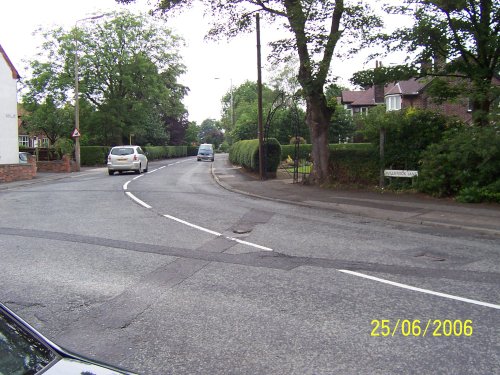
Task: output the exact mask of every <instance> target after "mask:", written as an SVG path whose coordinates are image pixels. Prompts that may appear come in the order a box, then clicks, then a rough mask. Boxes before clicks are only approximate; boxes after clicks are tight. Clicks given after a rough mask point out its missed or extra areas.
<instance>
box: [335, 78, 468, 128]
mask: <svg viewBox="0 0 500 375" xmlns="http://www.w3.org/2000/svg"><path fill="white" fill-rule="evenodd" d="M429 82H430V80H429V79H426V78H413V79H409V80H407V81H399V82H396V83H390V84H386V85H384V86H383V85H378V86H372V87H370V88H368V89H367V90H362V91H342V96H341V99H340V102H341V103H342V104H343V105H344V107H345V108H346V109H348V110H350V111H351V113H352V114H356V113H358V114H363V113H366V112H367V111H368V110H369V109H370V108H371V107H374V106H376V105H379V104H385V105H386V108H387V111H395V110H401V109H405V108H409V107H413V108H421V109H429V110H434V111H436V112H440V113H443V114H445V115H448V116H455V117H457V118H459V119H460V120H462V121H465V122H470V121H471V119H472V111H471V108H470V106H469V100H468V98H466V97H463V98H459V99H457V100H456V101H454V102H446V103H443V104H437V103H434V102H433V101H432V98H431V97H430V95H429V94H428V92H427V87H428V84H429Z"/></svg>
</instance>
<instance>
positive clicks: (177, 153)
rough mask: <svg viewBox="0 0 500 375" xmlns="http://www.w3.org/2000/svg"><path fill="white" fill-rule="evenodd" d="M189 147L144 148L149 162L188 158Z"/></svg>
mask: <svg viewBox="0 0 500 375" xmlns="http://www.w3.org/2000/svg"><path fill="white" fill-rule="evenodd" d="M187 147H188V146H144V147H143V150H144V151H145V152H147V155H148V159H149V160H158V159H169V158H180V157H183V156H188V152H187V151H188V149H187Z"/></svg>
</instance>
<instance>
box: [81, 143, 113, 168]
mask: <svg viewBox="0 0 500 375" xmlns="http://www.w3.org/2000/svg"><path fill="white" fill-rule="evenodd" d="M109 150H111V147H109V146H82V147H80V163H81V165H86V166H92V165H102V164H106V163H107V162H108V154H109Z"/></svg>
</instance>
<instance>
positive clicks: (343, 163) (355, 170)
mask: <svg viewBox="0 0 500 375" xmlns="http://www.w3.org/2000/svg"><path fill="white" fill-rule="evenodd" d="M329 168H330V176H331V178H332V181H333V182H335V183H340V184H349V185H376V184H377V183H378V175H379V158H378V151H377V149H376V148H375V147H373V146H372V145H371V144H369V143H350V144H332V145H330V159H329Z"/></svg>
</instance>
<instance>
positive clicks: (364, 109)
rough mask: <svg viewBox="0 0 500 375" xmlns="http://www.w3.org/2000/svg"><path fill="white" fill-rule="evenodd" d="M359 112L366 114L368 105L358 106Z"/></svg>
mask: <svg viewBox="0 0 500 375" xmlns="http://www.w3.org/2000/svg"><path fill="white" fill-rule="evenodd" d="M360 112H361V114H362V115H366V114H368V107H361V108H360Z"/></svg>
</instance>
